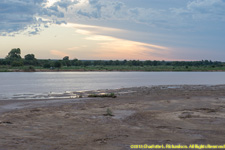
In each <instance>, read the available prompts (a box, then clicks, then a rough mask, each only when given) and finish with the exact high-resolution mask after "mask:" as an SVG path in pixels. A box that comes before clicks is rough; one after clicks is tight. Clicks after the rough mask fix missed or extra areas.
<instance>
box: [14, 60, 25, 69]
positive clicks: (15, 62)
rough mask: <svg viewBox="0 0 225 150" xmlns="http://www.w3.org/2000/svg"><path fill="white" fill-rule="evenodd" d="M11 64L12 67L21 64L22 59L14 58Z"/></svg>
mask: <svg viewBox="0 0 225 150" xmlns="http://www.w3.org/2000/svg"><path fill="white" fill-rule="evenodd" d="M11 66H13V67H18V66H23V61H22V60H14V61H12V62H11Z"/></svg>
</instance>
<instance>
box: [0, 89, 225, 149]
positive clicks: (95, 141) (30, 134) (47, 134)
mask: <svg viewBox="0 0 225 150" xmlns="http://www.w3.org/2000/svg"><path fill="white" fill-rule="evenodd" d="M95 92H96V91H95ZM98 92H105V93H111V92H114V93H115V94H116V95H117V98H85V97H83V98H80V99H59V100H32V101H29V100H26V101H23V100H17V101H13V100H10V101H0V109H1V111H0V150H128V149H130V145H133V144H149V145H151V144H155V145H156V144H183V145H189V144H225V127H224V125H225V85H218V86H200V85H199V86H187V85H183V86H155V87H138V88H126V89H117V90H101V91H98ZM89 93H91V92H89ZM107 110H108V111H109V110H110V111H112V114H113V116H109V115H106V114H107ZM108 114H109V112H108Z"/></svg>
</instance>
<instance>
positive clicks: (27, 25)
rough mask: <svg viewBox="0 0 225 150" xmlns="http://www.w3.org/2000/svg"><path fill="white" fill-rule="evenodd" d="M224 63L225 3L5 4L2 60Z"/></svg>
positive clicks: (60, 0)
mask: <svg viewBox="0 0 225 150" xmlns="http://www.w3.org/2000/svg"><path fill="white" fill-rule="evenodd" d="M12 48H20V49H21V52H22V53H21V56H22V57H24V55H26V54H35V57H36V58H38V59H62V58H63V57H64V56H69V58H70V59H74V58H77V59H80V60H124V59H127V60H168V61H171V60H179V61H194V60H206V59H207V60H213V61H225V0H1V1H0V58H5V56H6V55H7V54H8V52H9V51H10V50H11V49H12Z"/></svg>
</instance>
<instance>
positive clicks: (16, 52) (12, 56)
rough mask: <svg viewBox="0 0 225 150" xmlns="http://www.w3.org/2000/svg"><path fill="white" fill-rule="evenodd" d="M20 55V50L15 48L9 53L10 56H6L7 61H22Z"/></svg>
mask: <svg viewBox="0 0 225 150" xmlns="http://www.w3.org/2000/svg"><path fill="white" fill-rule="evenodd" d="M20 54H21V51H20V49H19V48H14V49H12V50H11V51H10V52H9V53H8V55H7V56H6V59H10V60H16V59H21V56H20Z"/></svg>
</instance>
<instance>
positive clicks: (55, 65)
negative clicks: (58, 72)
mask: <svg viewBox="0 0 225 150" xmlns="http://www.w3.org/2000/svg"><path fill="white" fill-rule="evenodd" d="M61 66H62V64H61V62H60V61H55V62H54V67H55V68H60V67H61Z"/></svg>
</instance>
